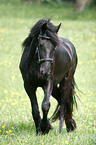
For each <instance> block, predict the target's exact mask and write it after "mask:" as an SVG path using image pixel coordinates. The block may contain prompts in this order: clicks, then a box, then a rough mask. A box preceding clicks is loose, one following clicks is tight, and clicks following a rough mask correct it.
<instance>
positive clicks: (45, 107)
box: [42, 101, 50, 112]
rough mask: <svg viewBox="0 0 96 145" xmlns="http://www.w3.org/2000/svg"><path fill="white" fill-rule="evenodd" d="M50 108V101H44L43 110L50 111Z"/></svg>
mask: <svg viewBox="0 0 96 145" xmlns="http://www.w3.org/2000/svg"><path fill="white" fill-rule="evenodd" d="M49 108H50V102H44V101H43V103H42V111H43V112H48V111H49Z"/></svg>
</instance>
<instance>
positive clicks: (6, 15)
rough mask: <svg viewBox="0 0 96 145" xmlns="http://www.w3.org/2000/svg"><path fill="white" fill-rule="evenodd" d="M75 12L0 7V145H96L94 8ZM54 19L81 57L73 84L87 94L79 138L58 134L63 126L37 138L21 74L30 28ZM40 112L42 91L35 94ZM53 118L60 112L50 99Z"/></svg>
mask: <svg viewBox="0 0 96 145" xmlns="http://www.w3.org/2000/svg"><path fill="white" fill-rule="evenodd" d="M73 9H74V6H73V5H71V6H70V5H67V4H64V6H54V7H53V6H46V7H45V5H36V4H32V3H25V2H20V1H15V0H1V1H0V144H1V145H8V144H9V145H22V144H24V145H27V144H28V145H38V144H39V145H45V144H46V145H58V144H59V145H67V144H69V145H91V144H92V145H94V144H95V143H96V140H95V134H96V16H95V14H94V12H95V8H93V9H86V10H85V11H84V12H83V13H81V14H75V13H74V12H73ZM45 16H46V17H48V18H49V17H52V22H53V23H54V24H55V25H58V24H59V23H60V22H61V23H62V25H61V29H60V31H59V34H58V35H59V36H62V37H65V38H68V39H69V40H71V41H72V42H73V44H74V45H75V47H76V50H77V54H78V58H79V60H78V67H77V70H76V74H75V79H76V82H77V84H78V87H79V89H80V90H82V91H83V92H84V94H80V93H79V94H78V96H79V97H80V99H81V102H80V101H79V100H78V99H77V102H78V110H75V111H74V115H73V116H74V119H75V120H76V122H77V129H76V131H75V132H72V133H67V132H66V129H65V125H64V126H63V134H59V133H58V128H59V122H58V121H57V122H55V123H53V124H52V125H53V130H52V131H50V133H49V134H48V135H45V136H36V134H35V126H34V122H33V119H32V118H31V105H30V101H29V98H28V97H27V95H26V93H25V91H24V89H23V81H22V78H21V74H20V72H19V68H18V66H19V62H20V57H21V54H22V49H21V43H22V41H23V40H24V39H25V37H26V36H27V35H28V33H29V30H30V28H31V27H32V26H33V25H34V24H35V23H36V22H37V21H38V20H39V19H40V18H42V17H45ZM37 95H38V102H39V109H40V112H41V116H42V111H41V103H42V100H43V91H42V90H41V89H40V88H39V89H38V90H37ZM50 102H51V109H50V112H49V117H50V116H51V115H52V113H53V110H54V109H55V107H56V101H55V100H54V99H52V97H51V98H50Z"/></svg>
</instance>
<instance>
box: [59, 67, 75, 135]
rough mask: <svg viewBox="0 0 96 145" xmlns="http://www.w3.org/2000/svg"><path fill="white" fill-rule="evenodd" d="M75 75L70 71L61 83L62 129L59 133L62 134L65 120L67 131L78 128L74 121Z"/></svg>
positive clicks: (60, 128)
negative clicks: (73, 82)
mask: <svg viewBox="0 0 96 145" xmlns="http://www.w3.org/2000/svg"><path fill="white" fill-rule="evenodd" d="M72 81H73V74H72V70H71V69H70V71H69V75H68V77H65V78H64V80H63V81H62V83H61V107H60V127H59V132H60V133H61V132H62V128H63V122H64V120H65V124H66V128H67V131H68V132H69V131H72V130H74V129H75V128H76V123H75V121H74V120H73V119H72V111H73V88H72Z"/></svg>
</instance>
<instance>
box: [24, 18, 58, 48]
mask: <svg viewBox="0 0 96 145" xmlns="http://www.w3.org/2000/svg"><path fill="white" fill-rule="evenodd" d="M45 24H46V27H45ZM59 27H60V26H59ZM59 27H58V26H54V25H53V24H52V23H51V22H50V20H46V19H41V20H39V21H38V22H37V23H36V24H35V25H34V26H33V27H32V28H31V30H30V33H29V35H28V37H27V38H26V39H25V40H24V42H23V44H22V46H23V47H27V46H30V44H31V42H32V40H34V39H36V40H37V39H38V36H39V34H40V33H41V32H42V34H44V33H45V31H46V35H47V36H48V37H50V39H51V41H52V43H53V44H55V45H58V43H59V40H58V37H57V35H56V33H57V32H58V29H59Z"/></svg>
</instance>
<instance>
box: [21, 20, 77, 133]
mask: <svg viewBox="0 0 96 145" xmlns="http://www.w3.org/2000/svg"><path fill="white" fill-rule="evenodd" d="M60 25H61V24H60ZM60 25H58V26H54V25H53V24H52V23H51V22H50V21H49V20H46V19H41V20H39V21H38V22H37V23H36V24H35V25H34V26H33V27H32V29H31V30H30V33H29V35H28V37H27V38H26V39H25V40H24V42H23V47H24V51H23V54H22V58H21V62H20V70H21V73H22V77H23V80H24V87H25V90H26V92H27V94H28V96H29V98H30V101H31V106H32V115H33V119H34V121H35V126H36V133H37V134H39V133H43V134H46V133H48V132H49V130H50V129H52V127H51V124H50V120H49V119H48V118H47V115H48V111H49V109H50V101H49V98H50V95H52V96H53V97H54V98H55V99H56V100H57V101H58V104H59V105H58V106H60V107H59V110H58V111H57V112H56V111H55V113H54V115H53V117H52V119H53V120H54V119H57V118H58V117H59V119H60V127H59V132H60V133H61V132H62V127H63V122H64V120H65V123H66V128H67V131H68V132H69V131H72V130H74V129H75V128H76V123H75V121H74V120H73V119H72V112H73V104H74V84H75V81H74V73H75V69H76V65H77V55H76V50H75V48H74V46H73V44H72V43H71V42H70V41H69V40H67V39H65V38H60V37H58V36H57V32H58V30H59V28H60ZM37 87H42V88H43V90H44V99H43V102H42V111H43V119H41V117H40V113H39V109H38V102H37V98H36V89H37Z"/></svg>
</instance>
